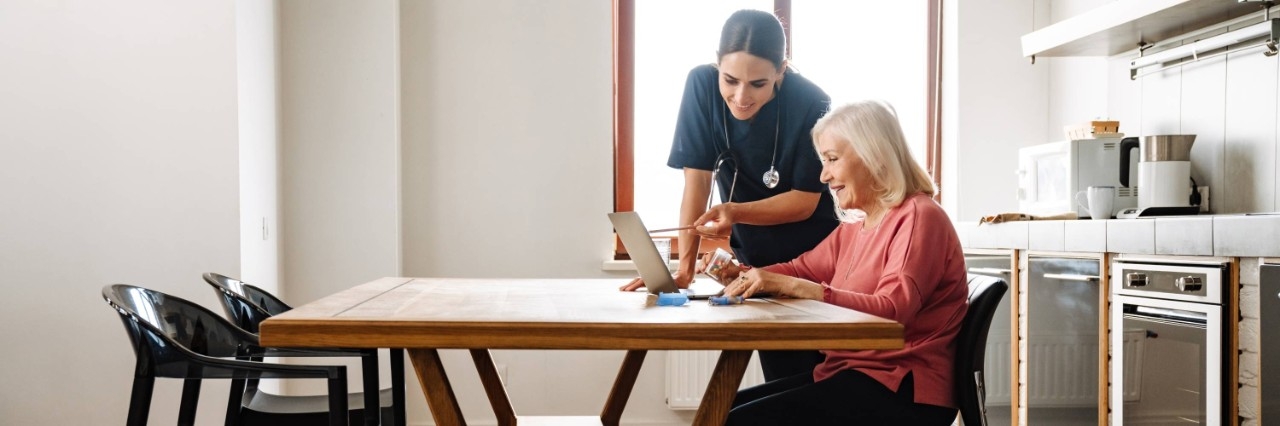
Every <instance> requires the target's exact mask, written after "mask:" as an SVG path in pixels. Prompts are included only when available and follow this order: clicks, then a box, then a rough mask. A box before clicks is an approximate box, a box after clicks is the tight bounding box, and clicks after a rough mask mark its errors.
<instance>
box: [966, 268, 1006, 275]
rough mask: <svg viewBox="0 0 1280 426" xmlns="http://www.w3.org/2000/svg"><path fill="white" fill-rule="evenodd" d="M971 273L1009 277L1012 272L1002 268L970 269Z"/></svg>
mask: <svg viewBox="0 0 1280 426" xmlns="http://www.w3.org/2000/svg"><path fill="white" fill-rule="evenodd" d="M969 272H973V273H975V274H991V275H1009V273H1010V272H1012V270H1010V269H1000V268H969Z"/></svg>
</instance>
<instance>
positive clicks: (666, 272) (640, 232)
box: [609, 212, 724, 300]
mask: <svg viewBox="0 0 1280 426" xmlns="http://www.w3.org/2000/svg"><path fill="white" fill-rule="evenodd" d="M609 221H610V222H613V229H614V230H615V231H617V232H618V236H619V237H621V238H622V245H623V246H624V247H626V248H627V254H630V255H631V261H632V262H633V263H635V265H636V270H637V271H639V272H640V279H642V280H644V286H645V288H646V289H648V290H649V293H652V294H658V293H676V292H680V293H684V294H685V295H686V296H688V297H689V298H690V299H694V300H697V299H707V298H710V297H713V296H718V295H720V293H723V292H724V286H722V285H720V284H717V283H715V282H714V281H713V280H709V279H708V280H698V281H695V282H694V283H692V284H690V285H689V288H687V289H681V288H679V287H677V286H676V281H675V280H674V279H672V278H671V270H670V269H668V268H667V264H666V263H665V262H663V261H662V255H661V254H659V253H658V247H657V246H655V245H653V238H652V237H650V236H649V228H645V226H644V222H643V221H641V220H640V215H639V214H637V213H636V212H617V213H609Z"/></svg>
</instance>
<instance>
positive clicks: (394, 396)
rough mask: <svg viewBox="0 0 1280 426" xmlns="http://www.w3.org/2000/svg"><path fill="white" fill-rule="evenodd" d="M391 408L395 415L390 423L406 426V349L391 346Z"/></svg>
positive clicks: (396, 425) (395, 425)
mask: <svg viewBox="0 0 1280 426" xmlns="http://www.w3.org/2000/svg"><path fill="white" fill-rule="evenodd" d="M391 405H392V408H391V410H392V411H393V412H394V413H395V416H394V417H393V418H392V419H391V421H389V422H388V423H390V424H392V425H394V426H405V421H406V420H405V408H404V349H400V348H391Z"/></svg>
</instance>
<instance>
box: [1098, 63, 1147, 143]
mask: <svg viewBox="0 0 1280 426" xmlns="http://www.w3.org/2000/svg"><path fill="white" fill-rule="evenodd" d="M1131 59H1132V58H1129V57H1126V56H1124V55H1119V56H1114V57H1112V58H1109V59H1108V60H1107V76H1108V78H1110V80H1109V81H1108V83H1107V112H1108V114H1107V116H1106V117H1105V118H1109V119H1112V120H1117V121H1119V122H1120V132H1121V133H1124V134H1126V135H1129V136H1141V135H1142V80H1131V79H1129V61H1130V60H1131Z"/></svg>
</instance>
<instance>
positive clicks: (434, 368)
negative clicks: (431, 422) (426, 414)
mask: <svg viewBox="0 0 1280 426" xmlns="http://www.w3.org/2000/svg"><path fill="white" fill-rule="evenodd" d="M409 360H410V361H412V362H413V369H414V370H415V371H417V372H418V382H420V383H422V393H424V394H426V395H427V406H428V407H431V417H432V418H434V419H435V421H436V424H437V425H440V426H452V425H458V426H466V424H467V421H466V420H464V419H463V418H462V409H461V408H460V407H458V398H457V397H455V396H454V395H453V387H452V386H450V385H449V377H448V376H446V375H445V374H444V364H441V363H440V353H439V352H437V351H436V350H435V349H409Z"/></svg>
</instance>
